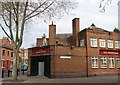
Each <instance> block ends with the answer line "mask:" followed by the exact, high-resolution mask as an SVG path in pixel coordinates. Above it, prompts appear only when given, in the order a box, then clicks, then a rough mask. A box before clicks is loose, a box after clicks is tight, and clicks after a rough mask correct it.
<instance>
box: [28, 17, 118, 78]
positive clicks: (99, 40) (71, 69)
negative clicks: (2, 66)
mask: <svg viewBox="0 0 120 85" xmlns="http://www.w3.org/2000/svg"><path fill="white" fill-rule="evenodd" d="M79 28H80V20H79V18H75V19H73V20H72V34H56V25H54V24H53V23H52V24H51V25H49V38H45V36H43V37H42V38H37V42H36V47H33V48H29V49H28V50H29V53H28V54H29V55H28V56H29V58H28V59H29V62H28V64H29V66H28V74H29V75H30V76H37V75H41V76H46V77H52V78H57V77H80V76H91V75H105V74H106V75H107V74H118V69H119V67H120V57H119V56H120V50H119V49H120V39H119V37H118V36H120V33H118V32H109V31H106V30H104V29H102V28H98V27H96V26H95V25H94V24H92V25H91V26H90V27H88V28H85V29H84V30H82V31H80V29H79Z"/></svg>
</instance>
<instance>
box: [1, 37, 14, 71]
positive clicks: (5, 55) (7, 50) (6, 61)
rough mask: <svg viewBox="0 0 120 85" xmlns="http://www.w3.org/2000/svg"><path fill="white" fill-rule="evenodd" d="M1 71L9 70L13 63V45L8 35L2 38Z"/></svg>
mask: <svg viewBox="0 0 120 85" xmlns="http://www.w3.org/2000/svg"><path fill="white" fill-rule="evenodd" d="M0 63H1V67H0V71H2V70H3V71H4V72H8V70H11V68H12V64H13V45H12V44H11V42H10V41H9V39H8V38H7V37H3V39H0Z"/></svg>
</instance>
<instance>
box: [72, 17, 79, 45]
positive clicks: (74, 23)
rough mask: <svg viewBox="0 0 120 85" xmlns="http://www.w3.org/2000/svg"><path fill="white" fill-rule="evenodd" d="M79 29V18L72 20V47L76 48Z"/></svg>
mask: <svg viewBox="0 0 120 85" xmlns="http://www.w3.org/2000/svg"><path fill="white" fill-rule="evenodd" d="M79 28H80V21H79V18H74V19H73V20H72V29H73V30H72V31H73V33H72V34H73V35H72V36H73V37H72V38H73V45H74V46H78V32H79Z"/></svg>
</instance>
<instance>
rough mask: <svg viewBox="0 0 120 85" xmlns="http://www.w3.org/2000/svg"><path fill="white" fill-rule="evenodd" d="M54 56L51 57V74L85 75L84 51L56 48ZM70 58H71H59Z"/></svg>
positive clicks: (63, 47) (65, 47) (64, 47)
mask: <svg viewBox="0 0 120 85" xmlns="http://www.w3.org/2000/svg"><path fill="white" fill-rule="evenodd" d="M55 49H56V50H55V56H51V74H53V75H55V76H59V77H60V76H73V75H78V76H80V75H86V62H85V53H84V52H85V49H84V48H83V49H80V48H74V47H73V48H71V47H67V46H56V47H55ZM60 56H71V58H70V59H69V58H68V59H67V58H60Z"/></svg>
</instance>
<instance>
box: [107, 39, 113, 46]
mask: <svg viewBox="0 0 120 85" xmlns="http://www.w3.org/2000/svg"><path fill="white" fill-rule="evenodd" d="M108 48H113V41H112V40H108Z"/></svg>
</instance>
